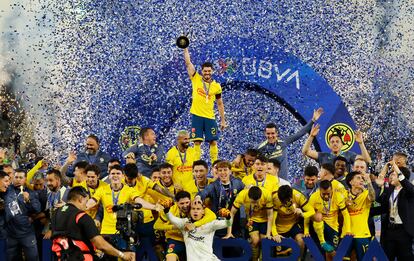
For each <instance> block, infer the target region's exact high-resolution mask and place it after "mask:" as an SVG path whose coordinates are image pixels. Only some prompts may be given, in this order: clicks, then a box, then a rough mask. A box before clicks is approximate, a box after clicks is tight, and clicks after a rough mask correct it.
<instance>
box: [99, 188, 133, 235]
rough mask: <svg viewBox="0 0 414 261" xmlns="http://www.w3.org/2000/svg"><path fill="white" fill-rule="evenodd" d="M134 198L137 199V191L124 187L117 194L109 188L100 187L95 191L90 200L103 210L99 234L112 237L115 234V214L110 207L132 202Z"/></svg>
mask: <svg viewBox="0 0 414 261" xmlns="http://www.w3.org/2000/svg"><path fill="white" fill-rule="evenodd" d="M136 197H139V193H138V191H136V189H134V188H130V187H128V186H125V185H124V186H123V187H122V189H121V190H120V191H118V192H114V191H112V189H111V187H110V186H102V187H100V188H98V189H97V190H96V192H95V194H94V195H93V197H92V198H93V199H95V200H96V202H98V203H101V204H102V206H103V210H104V217H103V221H102V228H101V234H104V235H113V234H115V233H116V213H114V212H113V211H112V207H113V206H114V205H120V204H123V203H127V202H132V201H134V199H135V198H136Z"/></svg>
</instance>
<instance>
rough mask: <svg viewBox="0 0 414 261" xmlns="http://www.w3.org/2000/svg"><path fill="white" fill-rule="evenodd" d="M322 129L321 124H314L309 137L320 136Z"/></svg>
mask: <svg viewBox="0 0 414 261" xmlns="http://www.w3.org/2000/svg"><path fill="white" fill-rule="evenodd" d="M320 128H321V126H320V125H319V124H313V126H312V129H311V131H310V134H309V135H311V136H312V137H316V136H318V133H319V129H320Z"/></svg>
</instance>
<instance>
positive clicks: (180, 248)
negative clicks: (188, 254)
mask: <svg viewBox="0 0 414 261" xmlns="http://www.w3.org/2000/svg"><path fill="white" fill-rule="evenodd" d="M171 254H175V255H176V256H178V258H180V257H181V258H182V257H183V256H184V255H185V244H184V242H182V241H178V240H174V239H171V238H167V251H165V255H166V256H167V255H171Z"/></svg>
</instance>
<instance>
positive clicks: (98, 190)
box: [92, 186, 104, 203]
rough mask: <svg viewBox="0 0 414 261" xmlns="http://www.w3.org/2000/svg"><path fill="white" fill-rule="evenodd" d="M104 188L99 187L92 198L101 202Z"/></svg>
mask: <svg viewBox="0 0 414 261" xmlns="http://www.w3.org/2000/svg"><path fill="white" fill-rule="evenodd" d="M103 188H104V187H103V186H102V187H98V189H97V190H96V191H95V194H93V196H92V198H93V199H95V200H96V202H98V203H99V202H100V201H101V198H102V195H103V192H102V191H103Z"/></svg>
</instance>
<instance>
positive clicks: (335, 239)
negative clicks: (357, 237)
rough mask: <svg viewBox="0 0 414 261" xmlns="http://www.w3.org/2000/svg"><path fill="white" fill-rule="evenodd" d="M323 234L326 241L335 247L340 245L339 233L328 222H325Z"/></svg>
mask: <svg viewBox="0 0 414 261" xmlns="http://www.w3.org/2000/svg"><path fill="white" fill-rule="evenodd" d="M323 235H324V237H325V242H326V243H328V244H330V245H331V246H333V247H334V248H337V247H338V243H339V233H338V231H335V230H334V229H333V228H331V227H330V226H329V225H328V224H326V223H325V222H324V228H323Z"/></svg>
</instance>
